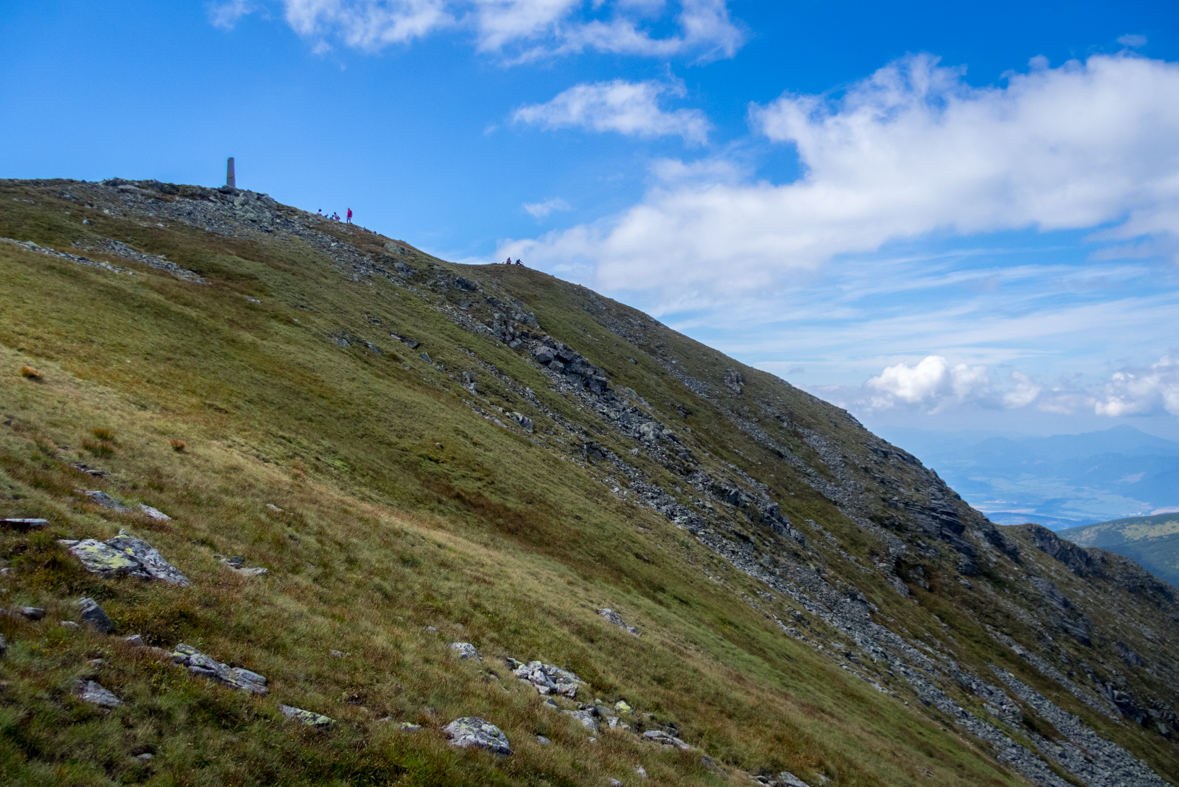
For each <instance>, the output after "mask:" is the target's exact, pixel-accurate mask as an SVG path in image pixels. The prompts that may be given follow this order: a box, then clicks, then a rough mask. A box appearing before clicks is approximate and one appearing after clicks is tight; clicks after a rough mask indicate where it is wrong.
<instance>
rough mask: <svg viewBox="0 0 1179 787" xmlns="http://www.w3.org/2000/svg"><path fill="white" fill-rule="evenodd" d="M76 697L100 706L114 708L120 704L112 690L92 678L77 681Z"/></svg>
mask: <svg viewBox="0 0 1179 787" xmlns="http://www.w3.org/2000/svg"><path fill="white" fill-rule="evenodd" d="M78 698H79V699H80V700H82V701H83V702H89V703H90V704H91V705H98V706H99V707H101V708H114V707H117V706H119V705H120V704H122V702H121V700H120V699H119V698H118V697H116V696H115V695H114V693H113V692H111V691H108V690H107V689H104V688H103V687H102V686H100V685H99V684H98V683H97V682H95V681H93V680H87V681H79V682H78Z"/></svg>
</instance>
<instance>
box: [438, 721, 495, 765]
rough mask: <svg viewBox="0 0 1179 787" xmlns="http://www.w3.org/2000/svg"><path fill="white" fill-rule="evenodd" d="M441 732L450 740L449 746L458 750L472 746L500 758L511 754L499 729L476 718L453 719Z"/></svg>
mask: <svg viewBox="0 0 1179 787" xmlns="http://www.w3.org/2000/svg"><path fill="white" fill-rule="evenodd" d="M442 731H443V732H445V733H446V734H447V736H448V737H449V738H450V745H451V746H458V747H460V748H466V747H468V746H474V747H475V748H477V749H485V750H487V751H489V752H491V753H492V754H498V755H500V756H501V757H507V756H508V755H510V754H511V753H512V747H511V745H509V743H508V738H507V736H506V735H504V734H503V732H501V731H500V729H499V727H496V726H495V725H494V724H492V723H491V722H489V721H486V720H485V719H481V718H479V717H478V716H463V717H462V718H459V719H455V720H454V721H452V722H451V723H450V724H447V725H446V726H445V727H443V728H442Z"/></svg>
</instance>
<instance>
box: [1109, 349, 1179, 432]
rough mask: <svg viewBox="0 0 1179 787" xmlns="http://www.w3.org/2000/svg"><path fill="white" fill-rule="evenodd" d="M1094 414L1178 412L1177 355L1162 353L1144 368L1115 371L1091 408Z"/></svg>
mask: <svg viewBox="0 0 1179 787" xmlns="http://www.w3.org/2000/svg"><path fill="white" fill-rule="evenodd" d="M1094 410H1095V412H1096V413H1097V414H1098V415H1108V416H1113V417H1118V416H1122V415H1155V414H1157V413H1161V412H1164V411H1165V412H1168V413H1170V414H1171V415H1179V358H1173V357H1171V356H1170V355H1164V356H1163V357H1162V358H1160V359H1159V361H1158V363H1155V364H1152V365H1151V366H1150V367H1148V368H1145V369H1123V370H1121V371H1118V372H1115V373H1114V374H1113V375H1112V376H1111V377H1110V379H1109V381H1108V382H1107V383H1106V384H1105V394H1104V396H1103V397H1102V398H1101V399H1099V400H1098V401H1097V403H1096V405H1095V407H1094Z"/></svg>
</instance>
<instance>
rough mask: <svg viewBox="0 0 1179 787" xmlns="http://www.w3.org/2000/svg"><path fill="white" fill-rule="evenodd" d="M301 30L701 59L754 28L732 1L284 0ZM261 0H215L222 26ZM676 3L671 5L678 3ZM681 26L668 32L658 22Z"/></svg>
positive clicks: (531, 50)
mask: <svg viewBox="0 0 1179 787" xmlns="http://www.w3.org/2000/svg"><path fill="white" fill-rule="evenodd" d="M280 2H281V4H282V6H283V9H284V14H283V16H284V18H285V19H286V21H287V23H288V24H289V25H290V26H291V28H292V29H293V30H294V31H295V32H296V33H298V34H299V35H301V36H303V37H305V38H308V39H310V40H312V41H314V42H315V43H316V45H317V46H318V45H320V44H322V43H323V42H328V41H338V42H340V43H342V44H344V45H345V46H348V47H352V48H354V49H359V50H362V51H368V52H373V51H378V50H381V49H384V48H385V47H388V46H390V45H394V44H405V43H408V42H410V41H412V40H414V39H417V38H424V37H425V36H428V35H430V34H432V33H435V32H437V31H439V30H443V29H447V28H460V29H462V30H466V31H469V32H470V33H472V34H473V36H474V44H475V47H476V49H477V50H478V51H480V52H486V53H490V54H494V55H496V56H498V57H500V58H502V60H503V62H505V63H518V62H525V61H529V60H536V59H538V58H545V57H554V56H559V55H566V54H573V53H578V52H585V51H597V52H613V53H618V54H631V55H640V56H652V57H671V56H680V55H688V56H692V57H694V58H696V59H698V60H714V59H717V58H722V57H732V56H733V55H734V54H736V52H737V50H738V49H740V47H741V45H742V43H743V42H744V35H743V33H742V32H741V30H740V29H739V28H738V26H737V25H736V24H735V23H734V22H733V20H732V19H731V18H730V16H729V11H728V5H727V0H681V2H679V3H677V4H674V5H672V4H667V3H664V2H635V0H596V1H595V2H593V3H585V2H583V0H280ZM255 8H256V6H255V4H253V3H250V2H246V0H228V2H224V3H219V4H216V5H214V6H213V10H212V11H211V14H210V18H211V20H212V21H213V23H214V24H215V25H217V26H218V27H222V28H231V27H232V26H233V25H234V24H235V23H236V22H237V20H238V19H239V18H240V17H242V16H243V15H245V14H247V13H250V12H251V11H252V10H255ZM669 8H672V9H675V11H672V12H670V13H669V11H668V9H669ZM669 22H670V23H671V24H670V26H671V27H673V28H674V30H675V32H673V33H671V34H668V35H658V34H656V33H654V32H653V30H654V29H655V28H659V29H664V28H666V27H668V26H669V24H668V23H669Z"/></svg>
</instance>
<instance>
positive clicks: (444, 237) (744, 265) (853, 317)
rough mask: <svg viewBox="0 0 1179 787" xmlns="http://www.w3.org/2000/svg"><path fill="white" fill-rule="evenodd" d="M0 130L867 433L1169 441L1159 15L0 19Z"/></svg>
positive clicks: (29, 171) (316, 10)
mask: <svg viewBox="0 0 1179 787" xmlns="http://www.w3.org/2000/svg"><path fill="white" fill-rule="evenodd" d="M1032 5H1034V6H1035V7H1029V6H1032ZM0 140H3V142H4V144H3V145H0V176H3V177H16V178H34V177H71V178H79V179H86V180H96V179H102V178H106V177H112V176H118V177H125V178H156V179H160V180H169V181H176V182H188V183H203V184H208V185H218V184H220V183H221V182H222V181H223V178H224V160H225V157H226V156H229V155H233V156H235V157H236V158H237V165H238V183H239V185H240V186H242V187H245V188H250V189H254V190H257V191H263V192H267V193H269V194H271V195H272V196H274V197H275V198H277V199H279V200H281V201H283V202H287V203H290V204H294V205H298V206H300V207H303V208H306V209H309V210H315V209H317V208H323V209H324V210H325V211H328V212H330V211H333V210H334V211H340V212H341V213H342V212H343V211H344V209H345V208H347V207H351V208H352V209H353V210H354V211H355V212H356V217H357V221H358V222H359V223H361V224H364V225H365V226H368V227H371V228H373V229H376V230H378V231H381V232H384V233H386V234H389V235H391V236H394V237H398V238H402V239H405V240H407V241H409V242H410V243H413V244H414V245H417V246H419V247H421V248H423V249H426V250H428V251H431V252H432V253H435V254H438V255H439V256H442V257H445V258H448V259H452V260H459V261H467V262H488V261H491V260H496V259H502V258H503V257H504V256H505V255H506V254H508V253H511V254H512V255H513V256H519V257H523V258H524V260H525V262H526V263H527V264H530V265H533V266H535V267H539V268H542V269H544V270H547V271H549V272H552V273H554V274H556V275H559V276H562V277H563V278H568V279H572V280H575V281H578V282H581V283H584V284H586V285H587V286H591V287H593V288H595V289H597V290H599V291H602V292H604V293H606V294H609V295H611V296H613V297H616V298H618V299H620V300H622V301H624V302H627V303H630V304H632V305H634V306H637V307H639V308H642V309H644V310H647V311H649V312H651V313H653V314H655V315H656V316H657V317H659V318H660V319H661V320H663V321H664V322H666V323H668V324H669V325H671V326H673V327H675V328H677V329H680V330H683V331H685V332H686V333H688V334H690V335H692V336H694V337H695V338H698V339H700V340H702V341H704V342H706V343H708V344H711V345H713V346H715V347H717V348H718V349H721V350H722V351H724V352H727V353H729V354H731V355H733V356H735V357H737V358H739V359H741V360H742V361H745V362H746V363H749V364H751V365H754V366H758V367H760V368H763V369H766V370H768V371H772V372H774V373H776V374H779V375H781V376H783V377H784V378H786V379H787V380H789V381H791V382H792V383H794V384H796V385H799V386H800V387H803V388H806V389H807V390H810V391H812V392H815V393H817V394H819V395H821V396H823V397H824V398H827V399H829V400H831V401H834V402H837V403H839V404H841V405H844V406H846V407H848V408H849V409H850V410H851V411H852V412H853V413H855V414H856V415H857V416H858V417H860V418H861V420H863V421H864V422H865V423H867V424H868V425H869V426H876V427H881V428H883V427H886V426H910V427H917V428H926V429H960V428H972V429H980V428H985V429H993V430H996V431H1005V432H1030V433H1053V432H1077V431H1084V430H1088V429H1102V428H1108V427H1109V426H1113V425H1115V424H1117V423H1130V424H1132V425H1134V426H1136V427H1138V428H1141V429H1143V430H1145V431H1150V432H1153V433H1155V434H1159V435H1160V436H1166V437H1171V438H1179V338H1177V337H1179V330H1177V328H1179V316H1177V315H1179V6H1177V5H1176V4H1175V3H1174V2H1118V3H1114V2H1100V3H1098V2H1080V3H1077V2H1073V3H1067V4H1066V3H1051V2H1046V3H1039V4H1028V3H1026V2H1025V3H1002V2H988V3H961V2H960V3H944V2H943V3H931V2H924V3H905V4H880V3H833V2H825V3H818V2H796V3H790V2H742V1H741V0H731V1H730V2H727V3H726V2H725V0H683V2H679V1H678V0H666V1H664V0H585V1H584V2H582V1H581V0H387V1H384V2H377V1H375V0H229V1H228V2H220V1H218V2H205V3H184V2H173V3H148V2H139V3H136V2H110V3H101V4H99V3H92V2H44V1H43V2H37V3H33V2H22V0H11V1H10V2H7V3H5V4H4V5H3V7H0Z"/></svg>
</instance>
